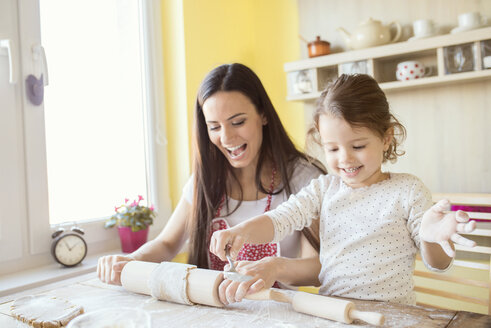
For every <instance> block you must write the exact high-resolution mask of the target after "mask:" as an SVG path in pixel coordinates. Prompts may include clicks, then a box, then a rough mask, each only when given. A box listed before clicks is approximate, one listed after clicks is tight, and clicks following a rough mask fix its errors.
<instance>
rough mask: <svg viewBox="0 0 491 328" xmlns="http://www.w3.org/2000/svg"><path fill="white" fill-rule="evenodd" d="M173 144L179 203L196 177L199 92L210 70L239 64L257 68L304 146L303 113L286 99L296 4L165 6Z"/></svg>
mask: <svg viewBox="0 0 491 328" xmlns="http://www.w3.org/2000/svg"><path fill="white" fill-rule="evenodd" d="M162 15H163V26H162V28H163V35H164V74H165V77H164V78H165V96H166V121H167V139H168V144H169V170H170V174H169V176H170V179H171V181H170V188H171V198H172V204H173V206H174V207H175V205H176V204H177V202H178V200H179V197H180V194H181V190H182V187H183V185H184V183H185V181H186V179H187V178H188V176H189V174H190V158H191V148H190V147H191V137H192V135H191V133H192V130H191V129H192V124H193V123H192V120H193V108H194V107H193V106H194V104H195V102H196V92H197V89H198V87H199V84H200V83H201V80H202V79H203V78H204V76H205V75H206V73H207V72H209V71H210V70H211V69H212V68H214V67H216V66H218V65H220V64H224V63H232V62H240V63H243V64H245V65H247V66H249V67H251V68H252V69H253V70H254V71H255V72H256V73H257V75H258V76H259V77H260V79H261V81H262V82H263V84H264V85H265V87H266V90H267V92H268V94H269V96H270V97H271V100H272V102H273V104H274V106H275V107H276V109H277V111H278V113H279V115H280V118H281V120H282V121H283V124H284V125H285V127H286V129H287V131H288V133H289V134H290V135H291V136H292V138H293V139H294V141H295V142H296V144H297V145H300V146H303V144H304V134H305V129H304V114H303V106H302V105H301V104H299V103H291V102H287V101H286V74H285V72H284V71H283V64H284V63H285V62H288V61H294V60H298V59H299V57H300V48H299V47H300V44H299V40H298V10H297V2H296V0H268V1H264V0H234V1H229V0H206V1H200V0H183V1H178V0H162Z"/></svg>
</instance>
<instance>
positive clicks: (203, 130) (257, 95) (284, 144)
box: [188, 64, 325, 268]
mask: <svg viewBox="0 0 491 328" xmlns="http://www.w3.org/2000/svg"><path fill="white" fill-rule="evenodd" d="M218 91H238V92H241V93H242V94H243V95H245V96H246V97H248V98H249V99H250V101H251V102H252V103H253V104H254V106H255V107H256V110H257V112H258V114H259V115H264V117H265V118H266V120H267V122H268V123H267V125H265V126H263V141H262V145H261V150H260V154H259V160H258V163H257V168H256V177H255V182H256V185H257V186H258V190H259V191H261V192H263V193H269V191H268V189H267V188H268V187H269V186H266V188H265V186H263V185H262V183H261V170H262V168H263V166H264V165H265V164H266V163H268V162H269V163H275V165H276V170H277V171H278V173H279V176H280V177H281V180H282V181H281V182H282V183H281V188H280V190H277V191H276V192H275V194H277V193H280V192H282V191H283V189H284V190H286V192H287V194H288V195H290V194H291V192H292V189H291V186H290V178H291V176H292V173H293V170H294V164H295V163H296V161H297V160H298V159H305V160H308V161H310V162H313V161H312V159H311V158H310V157H308V156H306V155H305V154H304V153H302V152H300V151H299V150H297V149H296V147H295V145H294V144H293V142H292V141H291V139H290V138H289V136H288V134H287V133H286V131H285V129H284V127H283V125H282V124H281V121H280V118H279V117H278V114H277V113H276V110H275V109H274V107H273V104H272V103H271V100H270V99H269V97H268V95H267V93H266V90H265V89H264V87H263V85H262V83H261V81H260V80H259V78H258V77H257V75H256V74H255V73H254V72H253V71H252V70H251V69H249V68H248V67H246V66H244V65H242V64H228V65H222V66H219V67H217V68H215V69H213V70H212V71H211V72H210V73H208V75H207V76H206V77H205V79H204V80H203V82H202V83H201V86H200V88H199V91H198V97H197V100H196V107H195V111H194V136H193V142H194V163H193V173H194V196H193V210H192V217H191V220H188V231H189V234H190V250H189V260H188V261H189V263H192V264H195V265H197V266H198V267H200V268H208V243H209V237H210V223H211V221H212V220H213V219H214V218H215V215H216V212H217V209H218V207H219V205H220V201H221V199H222V197H223V196H225V197H227V196H228V195H227V188H226V181H227V178H232V179H236V180H237V177H236V176H235V174H234V172H233V170H232V166H231V165H230V164H229V162H228V161H227V159H226V158H225V156H223V154H222V153H221V152H220V150H219V149H218V148H217V147H216V146H215V145H214V144H213V143H212V142H211V141H210V139H209V137H208V130H207V126H206V122H205V117H204V115H203V103H204V102H205V101H206V99H208V98H209V97H211V96H212V95H214V94H215V93H216V92H218ZM314 165H316V166H317V167H318V168H319V170H320V171H322V172H323V173H325V169H324V168H323V167H322V164H319V163H318V162H315V163H314ZM237 181H238V180H237ZM239 185H240V184H239ZM241 194H242V190H241ZM240 198H241V199H242V197H240ZM225 199H226V198H225ZM240 203H241V202H239V204H238V205H237V207H238V206H240ZM237 207H236V208H235V209H233V211H235V210H236V209H237ZM303 233H304V234H305V236H306V237H307V239H308V240H309V242H310V243H311V244H312V246H313V247H314V248H315V249H316V250H317V251H319V239H318V235H319V234H318V230H317V231H315V232H314V231H311V229H310V228H306V229H304V230H303Z"/></svg>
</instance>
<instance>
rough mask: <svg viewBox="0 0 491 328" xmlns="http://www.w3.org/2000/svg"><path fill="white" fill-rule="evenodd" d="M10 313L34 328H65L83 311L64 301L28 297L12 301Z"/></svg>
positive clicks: (48, 297) (54, 298) (77, 306)
mask: <svg viewBox="0 0 491 328" xmlns="http://www.w3.org/2000/svg"><path fill="white" fill-rule="evenodd" d="M10 312H11V313H12V314H13V315H14V316H15V317H16V318H17V319H18V320H20V321H23V322H26V323H28V324H29V325H31V326H33V327H36V328H57V327H62V326H66V325H67V324H68V322H69V321H70V320H72V319H73V318H75V317H76V316H78V315H79V314H82V313H83V312H84V309H83V308H82V307H81V306H79V305H75V304H73V303H70V302H68V301H66V300H63V299H59V298H56V297H50V296H47V295H36V296H33V295H30V296H25V297H22V298H19V299H17V300H15V301H14V303H13V304H12V305H11V307H10Z"/></svg>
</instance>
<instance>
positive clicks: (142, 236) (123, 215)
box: [105, 195, 156, 253]
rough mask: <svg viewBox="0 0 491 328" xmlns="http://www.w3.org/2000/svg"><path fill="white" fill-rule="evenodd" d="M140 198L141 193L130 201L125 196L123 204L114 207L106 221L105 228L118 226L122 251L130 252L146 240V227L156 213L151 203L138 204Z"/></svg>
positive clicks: (151, 222)
mask: <svg viewBox="0 0 491 328" xmlns="http://www.w3.org/2000/svg"><path fill="white" fill-rule="evenodd" d="M142 200H143V197H142V196H141V195H139V196H138V200H134V201H133V202H132V203H129V199H128V198H126V199H125V200H124V204H123V205H121V206H118V207H115V208H114V210H115V212H116V213H115V214H114V215H113V216H111V217H110V218H109V219H107V221H106V224H105V228H112V227H114V226H117V227H118V232H119V238H120V240H121V248H122V250H123V252H124V253H131V252H133V251H135V250H136V249H138V248H139V247H140V246H141V245H143V244H144V243H146V242H147V238H148V227H149V226H150V225H151V224H153V219H154V218H155V215H156V214H155V211H154V207H153V205H152V206H150V207H147V206H144V205H140V202H141V201H142Z"/></svg>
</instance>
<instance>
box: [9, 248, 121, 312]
mask: <svg viewBox="0 0 491 328" xmlns="http://www.w3.org/2000/svg"><path fill="white" fill-rule="evenodd" d="M119 251H120V250H119ZM116 253H118V252H117V251H114V250H113V251H110V252H104V253H100V254H94V255H91V256H87V257H86V258H85V259H84V261H83V262H82V264H80V265H77V266H76V267H73V268H65V267H62V266H61V265H60V264H58V263H53V264H50V265H47V266H43V267H39V268H35V269H30V270H25V271H21V272H16V273H11V274H8V275H4V276H0V304H1V303H3V302H5V301H8V300H9V299H10V297H6V296H7V295H12V294H19V293H21V292H23V291H26V290H30V289H34V288H38V287H41V286H45V285H48V284H52V283H56V282H59V281H62V280H66V279H69V278H74V277H77V276H81V275H83V274H87V273H91V272H95V271H96V269H97V260H98V258H99V257H101V256H103V255H108V254H116Z"/></svg>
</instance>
